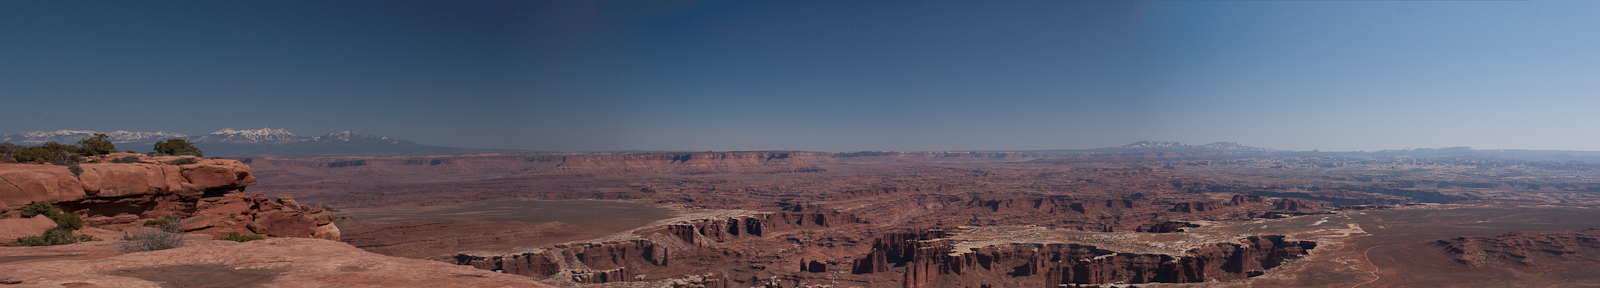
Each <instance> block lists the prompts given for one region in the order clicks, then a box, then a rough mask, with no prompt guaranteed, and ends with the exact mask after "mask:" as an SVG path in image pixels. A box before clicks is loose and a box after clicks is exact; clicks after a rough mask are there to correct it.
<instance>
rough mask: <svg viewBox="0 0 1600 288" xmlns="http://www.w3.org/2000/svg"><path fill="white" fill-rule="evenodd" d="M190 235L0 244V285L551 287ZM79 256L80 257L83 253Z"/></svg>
mask: <svg viewBox="0 0 1600 288" xmlns="http://www.w3.org/2000/svg"><path fill="white" fill-rule="evenodd" d="M194 238H199V237H191V239H189V241H188V242H189V243H188V245H186V246H184V247H180V248H175V249H168V250H160V251H151V252H140V253H131V254H120V253H116V252H113V251H114V250H113V249H112V247H111V246H112V244H113V243H110V242H108V241H97V242H87V243H80V244H73V245H63V246H47V247H0V281H7V283H6V284H13V285H7V286H6V287H63V286H65V287H82V288H88V287H108V288H109V287H175V286H176V287H551V286H549V285H545V284H541V283H537V282H534V281H533V280H530V279H528V278H527V277H523V276H517V275H508V274H502V273H495V272H492V271H486V270H479V269H473V268H471V267H463V266H457V265H450V264H447V263H440V262H436V261H427V260H418V259H408V258H400V257H389V256H383V255H378V254H373V253H369V252H365V251H361V249H357V248H355V247H352V246H350V245H348V244H344V243H339V242H334V241H327V240H321V239H304V238H273V239H267V240H258V241H250V242H244V243H235V242H231V241H217V240H208V239H204V238H199V239H194ZM85 260H87V261H85Z"/></svg>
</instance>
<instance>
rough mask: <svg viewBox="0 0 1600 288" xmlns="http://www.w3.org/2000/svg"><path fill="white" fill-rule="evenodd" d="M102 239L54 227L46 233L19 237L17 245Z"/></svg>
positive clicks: (58, 243) (56, 243)
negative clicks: (74, 233) (73, 233)
mask: <svg viewBox="0 0 1600 288" xmlns="http://www.w3.org/2000/svg"><path fill="white" fill-rule="evenodd" d="M88 241H100V239H95V238H94V236H89V235H72V230H71V229H61V228H54V229H50V230H49V231H45V232H44V235H39V236H26V237H17V245H22V246H51V245H66V244H72V243H78V242H88Z"/></svg>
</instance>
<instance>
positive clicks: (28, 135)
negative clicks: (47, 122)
mask: <svg viewBox="0 0 1600 288" xmlns="http://www.w3.org/2000/svg"><path fill="white" fill-rule="evenodd" d="M96 133H105V134H106V136H109V138H110V139H111V142H112V143H116V144H117V148H118V149H121V150H128V149H133V150H138V151H149V150H150V149H151V147H152V146H154V144H155V142H157V141H163V140H167V139H184V140H188V141H189V142H194V143H195V146H196V147H198V148H200V150H201V151H205V153H206V156H222V157H268V156H271V157H308V156H371V155H438V154H469V153H494V152H534V151H528V150H509V149H473V148H455V147H441V146H428V145H421V144H417V143H413V142H411V141H405V140H398V139H390V138H389V137H380V136H373V135H367V134H358V133H354V132H350V131H344V132H336V133H328V134H327V135H322V136H317V137H304V136H300V135H296V134H294V133H292V132H289V130H286V129H282V128H278V129H272V128H261V129H254V130H249V129H246V130H235V129H233V128H224V129H222V130H217V132H211V134H205V135H199V136H188V135H184V134H178V133H167V132H128V131H122V130H118V131H112V132H98V131H87V130H60V131H54V132H44V131H30V132H22V133H17V134H9V135H0V142H5V143H14V144H21V145H39V144H44V143H45V142H50V141H55V142H56V143H62V144H73V143H77V142H78V140H79V139H83V138H89V137H93V136H94V134H96Z"/></svg>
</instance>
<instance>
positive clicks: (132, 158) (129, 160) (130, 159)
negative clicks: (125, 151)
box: [111, 156, 139, 163]
mask: <svg viewBox="0 0 1600 288" xmlns="http://www.w3.org/2000/svg"><path fill="white" fill-rule="evenodd" d="M111 163H139V156H127V157H122V158H117V159H111Z"/></svg>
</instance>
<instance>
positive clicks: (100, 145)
mask: <svg viewBox="0 0 1600 288" xmlns="http://www.w3.org/2000/svg"><path fill="white" fill-rule="evenodd" d="M107 138H110V136H106V134H104V133H95V134H94V137H89V138H83V139H82V140H78V154H80V155H84V156H95V155H105V154H111V152H116V151H117V145H115V144H112V143H111V140H107Z"/></svg>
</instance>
